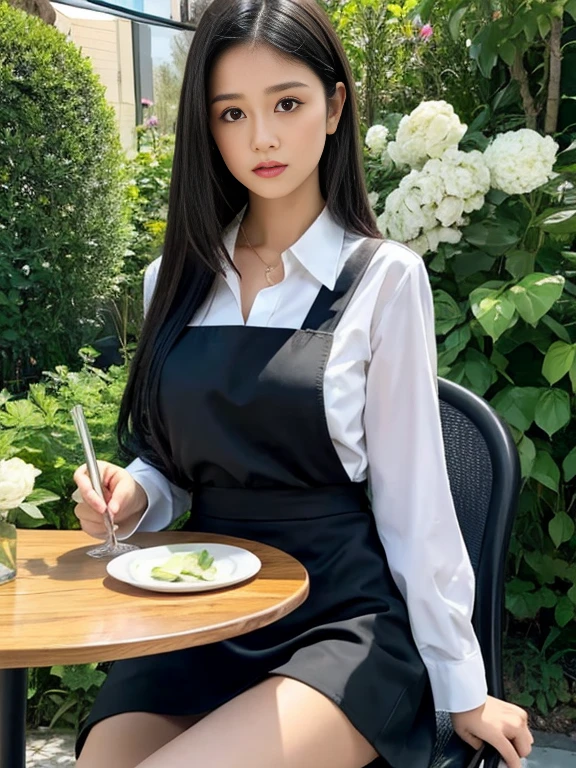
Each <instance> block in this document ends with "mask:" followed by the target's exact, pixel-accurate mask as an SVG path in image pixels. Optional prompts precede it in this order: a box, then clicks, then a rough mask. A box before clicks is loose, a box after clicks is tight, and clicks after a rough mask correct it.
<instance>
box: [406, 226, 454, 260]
mask: <svg viewBox="0 0 576 768" xmlns="http://www.w3.org/2000/svg"><path fill="white" fill-rule="evenodd" d="M461 239H462V232H460V230H459V229H456V228H454V227H434V229H429V230H428V231H427V232H423V233H422V234H421V235H420V236H419V237H417V238H415V239H414V240H411V241H409V242H407V243H406V245H407V246H408V247H409V248H412V250H413V251H415V252H416V253H418V254H419V255H420V256H424V255H425V254H426V253H428V251H437V250H438V246H439V244H440V243H452V244H454V245H455V244H456V243H459V242H460V240H461Z"/></svg>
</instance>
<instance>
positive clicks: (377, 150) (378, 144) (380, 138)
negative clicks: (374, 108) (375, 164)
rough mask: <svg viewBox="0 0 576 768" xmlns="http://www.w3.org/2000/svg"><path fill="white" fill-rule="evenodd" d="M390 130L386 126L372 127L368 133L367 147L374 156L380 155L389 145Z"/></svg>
mask: <svg viewBox="0 0 576 768" xmlns="http://www.w3.org/2000/svg"><path fill="white" fill-rule="evenodd" d="M388 133H389V131H388V128H386V126H385V125H372V126H371V127H370V128H368V131H367V133H366V139H365V142H366V146H367V147H368V149H369V150H370V152H371V153H372V154H373V155H380V154H382V151H383V150H384V149H385V148H386V145H387V144H388Z"/></svg>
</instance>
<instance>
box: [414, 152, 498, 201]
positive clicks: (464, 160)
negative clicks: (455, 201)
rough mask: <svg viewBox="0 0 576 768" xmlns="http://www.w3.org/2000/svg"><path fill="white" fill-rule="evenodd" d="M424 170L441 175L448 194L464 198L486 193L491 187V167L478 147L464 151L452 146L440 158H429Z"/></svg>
mask: <svg viewBox="0 0 576 768" xmlns="http://www.w3.org/2000/svg"><path fill="white" fill-rule="evenodd" d="M424 170H425V171H427V172H428V173H432V174H438V175H439V176H441V178H442V181H443V182H444V186H445V189H446V194H448V195H452V196H453V197H460V198H461V199H462V200H468V199H469V198H471V197H476V196H477V195H478V194H481V195H485V194H487V192H488V190H489V189H490V169H489V168H488V166H487V164H486V160H485V158H484V155H483V154H482V152H479V151H478V150H477V149H473V150H471V151H470V152H462V151H461V150H459V149H457V148H456V147H450V149H447V150H446V152H444V154H443V155H442V157H441V158H440V159H434V160H429V161H428V162H427V163H426V165H425V166H424ZM480 207H482V206H480Z"/></svg>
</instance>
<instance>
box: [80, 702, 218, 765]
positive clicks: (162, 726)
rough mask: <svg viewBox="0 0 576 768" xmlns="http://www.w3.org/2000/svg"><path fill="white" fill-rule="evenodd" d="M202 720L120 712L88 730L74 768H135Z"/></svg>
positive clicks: (199, 716)
mask: <svg viewBox="0 0 576 768" xmlns="http://www.w3.org/2000/svg"><path fill="white" fill-rule="evenodd" d="M203 717H204V715H187V716H182V717H177V716H170V715H155V714H152V713H151V712H124V713H123V714H121V715H114V716H112V717H107V718H106V719H105V720H101V721H100V722H99V723H96V725H94V726H93V728H91V730H90V733H89V734H88V737H87V738H86V742H85V744H84V747H83V749H82V753H81V755H80V757H79V758H78V762H77V763H76V765H77V768H102V767H103V766H106V768H135V766H137V765H139V764H140V763H141V762H142V761H143V760H145V759H146V758H147V757H148V756H149V755H151V754H153V753H154V752H157V751H158V750H159V749H160V748H161V747H163V746H164V745H165V744H167V743H168V742H169V741H172V739H175V738H176V737H177V736H179V735H180V734H181V733H184V732H185V731H187V730H188V729H189V728H191V727H192V726H193V725H194V724H195V723H197V722H198V721H199V720H201V719H202V718H203Z"/></svg>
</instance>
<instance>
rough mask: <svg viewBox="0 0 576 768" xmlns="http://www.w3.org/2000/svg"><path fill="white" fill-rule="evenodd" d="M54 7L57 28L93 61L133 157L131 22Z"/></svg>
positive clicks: (91, 12) (123, 141)
mask: <svg viewBox="0 0 576 768" xmlns="http://www.w3.org/2000/svg"><path fill="white" fill-rule="evenodd" d="M53 6H54V9H55V10H56V24H55V26H56V27H57V28H58V29H59V30H60V31H61V32H64V34H66V35H67V36H68V38H69V39H70V40H71V41H72V42H73V43H74V44H75V45H77V46H78V47H79V48H80V49H81V51H82V53H83V54H84V55H85V56H88V57H89V58H90V60H91V62H92V66H93V68H94V72H95V73H96V74H97V75H98V76H99V78H100V80H101V82H102V84H103V85H104V86H105V88H106V99H107V100H108V102H109V103H110V105H111V106H112V107H113V108H114V111H115V112H116V121H117V125H118V130H119V133H120V140H121V142H122V146H123V147H124V149H125V150H126V151H127V152H128V153H129V154H132V152H134V151H135V148H136V131H135V126H136V100H135V95H134V94H135V91H134V63H133V54H132V26H131V22H130V21H128V20H127V19H118V18H115V17H114V16H111V15H110V14H105V13H96V12H93V11H83V10H81V9H76V8H72V7H69V6H65V5H59V4H58V3H53Z"/></svg>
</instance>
